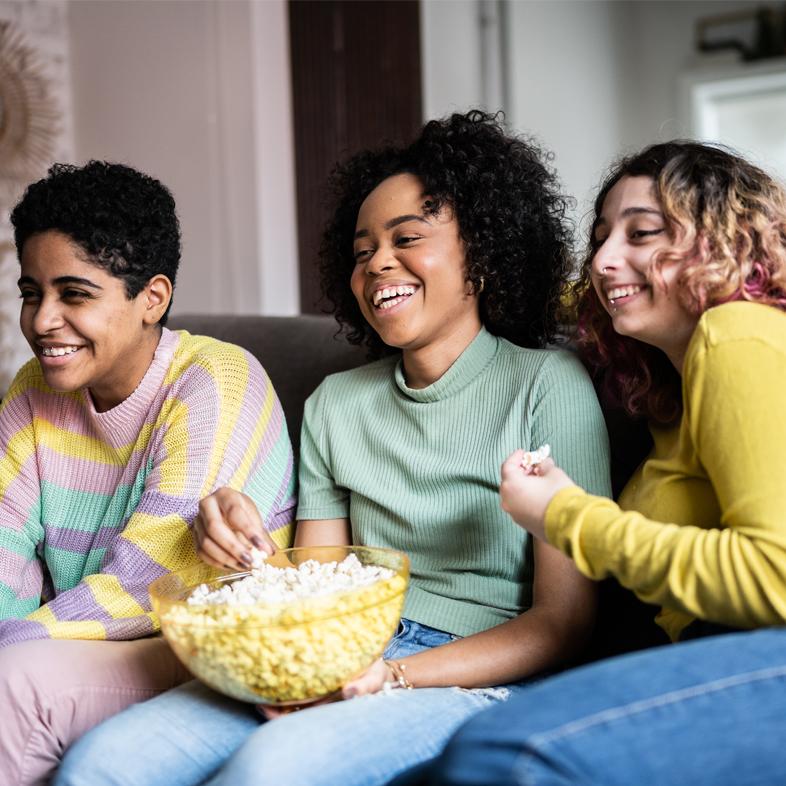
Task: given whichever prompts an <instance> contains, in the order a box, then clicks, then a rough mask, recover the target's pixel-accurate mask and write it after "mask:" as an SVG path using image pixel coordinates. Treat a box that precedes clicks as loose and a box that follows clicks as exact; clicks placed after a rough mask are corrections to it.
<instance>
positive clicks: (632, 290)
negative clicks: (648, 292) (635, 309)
mask: <svg viewBox="0 0 786 786" xmlns="http://www.w3.org/2000/svg"><path fill="white" fill-rule="evenodd" d="M641 289H642V288H641V287H640V286H636V285H633V286H627V287H614V289H610V290H609V291H608V292H606V297H607V298H608V299H609V300H610V301H612V302H613V301H615V300H616V299H617V298H620V297H627V296H628V295H635V294H636V293H637V292H641Z"/></svg>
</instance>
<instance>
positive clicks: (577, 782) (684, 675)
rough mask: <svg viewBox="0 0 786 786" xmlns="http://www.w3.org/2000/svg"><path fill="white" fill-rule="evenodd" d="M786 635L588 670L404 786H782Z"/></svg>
mask: <svg viewBox="0 0 786 786" xmlns="http://www.w3.org/2000/svg"><path fill="white" fill-rule="evenodd" d="M785 783H786V628H770V629H764V630H759V631H755V632H749V633H730V634H726V635H722V636H713V637H711V638H706V639H699V640H695V641H691V642H688V643H684V644H675V645H668V646H666V647H658V648H656V649H651V650H647V651H645V652H641V653H637V654H635V655H627V656H623V657H619V658H614V659H612V660H609V661H605V662H601V663H597V664H593V665H590V666H585V667H583V668H580V669H576V670H575V671H572V672H567V673H565V674H563V675H560V676H558V677H553V678H551V679H548V680H545V681H544V682H541V683H539V684H537V685H533V686H530V687H529V688H528V689H527V690H525V691H524V692H523V693H522V694H519V695H518V696H516V697H515V698H514V699H512V700H511V701H509V702H507V703H505V704H504V705H502V706H498V707H494V708H493V709H490V710H488V711H486V712H483V713H480V714H479V715H477V716H475V717H474V718H473V719H471V720H470V721H469V722H468V723H467V724H466V725H464V726H463V727H462V728H461V729H460V730H459V732H458V733H457V734H456V735H455V736H454V737H453V739H452V740H451V742H450V743H449V744H448V746H447V747H446V749H445V751H444V753H443V754H442V755H441V756H440V757H439V758H438V759H437V760H436V761H435V762H433V763H432V764H431V765H428V766H425V767H423V768H420V770H418V771H416V772H412V773H409V774H408V775H404V776H402V777H401V778H399V779H396V781H395V785H396V786H404V785H405V784H407V785H408V786H414V784H429V786H459V784H460V785H461V786H568V785H570V786H590V785H591V786H732V784H733V785H734V786H780V784H785Z"/></svg>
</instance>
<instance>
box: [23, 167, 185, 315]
mask: <svg viewBox="0 0 786 786" xmlns="http://www.w3.org/2000/svg"><path fill="white" fill-rule="evenodd" d="M11 223H12V224H13V226H14V240H15V242H16V251H17V255H18V256H19V258H20V259H21V257H22V249H23V247H24V244H25V241H26V240H27V239H28V238H29V237H31V236H32V235H35V234H37V233H39V232H47V231H49V230H54V231H57V232H62V233H63V234H64V235H67V236H68V237H69V238H71V240H72V241H73V242H74V243H76V244H77V245H78V246H79V247H80V248H81V249H82V251H83V252H84V253H85V255H86V257H87V259H88V261H90V262H91V263H93V264H95V265H98V266H99V267H102V268H104V269H105V270H106V271H107V272H108V273H111V274H112V275H113V276H115V277H116V278H120V279H122V280H123V282H124V284H125V288H126V294H127V295H128V298H129V299H131V298H134V297H136V296H137V295H138V294H139V293H140V292H141V291H142V289H143V288H144V287H145V284H147V282H148V281H149V280H150V279H151V278H152V277H153V276H155V275H157V274H159V273H161V274H163V275H165V276H166V277H167V278H169V280H170V281H171V282H172V286H173V287H174V285H175V278H176V276H177V268H178V265H179V264H180V224H179V222H178V220H177V215H176V213H175V200H174V198H173V197H172V194H171V193H170V192H169V190H168V189H167V188H166V186H164V185H163V184H162V183H160V182H159V181H158V180H156V179H155V178H152V177H150V176H148V175H145V174H143V173H141V172H138V171H137V170H136V169H132V168H131V167H128V166H124V165H122V164H113V163H108V162H106V161H89V162H88V163H87V164H85V165H84V166H82V167H76V166H72V165H70V164H55V165H54V166H52V167H51V168H50V169H49V172H48V174H47V176H46V177H45V178H43V179H41V180H39V181H37V182H35V183H33V184H31V185H30V186H28V188H27V190H26V191H25V193H24V196H23V197H22V199H21V200H20V201H19V203H18V204H17V205H16V207H15V208H14V209H13V211H12V212H11ZM171 305H172V303H171V301H170V304H169V307H171ZM169 307H168V308H167V310H166V312H165V313H164V315H163V316H162V317H161V319H160V321H159V324H161V325H164V324H166V320H167V316H168V314H169Z"/></svg>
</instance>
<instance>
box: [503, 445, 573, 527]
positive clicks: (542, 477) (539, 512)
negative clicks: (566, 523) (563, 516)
mask: <svg viewBox="0 0 786 786" xmlns="http://www.w3.org/2000/svg"><path fill="white" fill-rule="evenodd" d="M545 448H548V446H547V445H544V446H543V448H540V449H539V450H537V451H529V452H525V451H523V450H517V451H516V452H515V453H512V454H511V455H510V456H509V457H508V458H507V460H506V461H505V463H504V464H503V465H502V482H501V483H500V486H499V494H500V504H501V506H502V509H503V510H504V511H507V512H508V513H510V515H511V517H512V518H513V520H514V521H515V522H516V523H517V524H519V525H520V526H522V527H524V529H526V530H527V531H528V532H530V533H531V534H532V535H534V536H535V537H536V538H541V539H542V540H545V539H546V535H545V532H544V518H545V515H546V508H547V507H548V505H549V502H551V499H552V497H553V496H554V495H555V494H556V493H557V492H558V491H560V489H563V488H566V487H568V486H572V485H574V483H573V481H572V480H571V479H570V478H569V477H568V476H567V475H566V474H565V473H564V472H563V471H562V470H561V469H560V468H559V467H558V466H556V465H555V464H554V461H553V460H552V459H551V458H547V457H546V456H544V455H543V453H544V452H545V451H544V449H545ZM549 452H550V451H549ZM546 455H548V454H546ZM533 459H536V460H534V461H533Z"/></svg>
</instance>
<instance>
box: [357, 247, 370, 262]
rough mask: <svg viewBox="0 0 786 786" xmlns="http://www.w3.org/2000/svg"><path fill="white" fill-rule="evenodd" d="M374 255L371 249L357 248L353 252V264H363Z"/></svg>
mask: <svg viewBox="0 0 786 786" xmlns="http://www.w3.org/2000/svg"><path fill="white" fill-rule="evenodd" d="M373 255H374V249H373V248H359V249H358V250H357V251H355V262H356V263H357V262H364V261H365V260H366V259H368V258H369V257H371V256H373Z"/></svg>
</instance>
